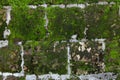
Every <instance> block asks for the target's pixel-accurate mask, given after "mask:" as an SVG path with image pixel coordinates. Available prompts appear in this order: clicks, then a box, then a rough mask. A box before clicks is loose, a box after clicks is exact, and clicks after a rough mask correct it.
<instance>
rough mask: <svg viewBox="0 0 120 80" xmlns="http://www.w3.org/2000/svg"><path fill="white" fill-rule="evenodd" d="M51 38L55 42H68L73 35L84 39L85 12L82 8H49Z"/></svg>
mask: <svg viewBox="0 0 120 80" xmlns="http://www.w3.org/2000/svg"><path fill="white" fill-rule="evenodd" d="M47 11H48V19H49V25H48V30H49V32H50V37H52V38H53V39H55V40H68V39H70V38H71V36H72V35H73V34H78V38H79V39H81V38H83V37H84V33H83V32H84V29H85V20H84V16H83V15H84V11H83V10H82V9H80V8H65V9H61V8H57V7H56V8H48V9H47Z"/></svg>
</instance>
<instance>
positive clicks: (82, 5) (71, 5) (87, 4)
mask: <svg viewBox="0 0 120 80" xmlns="http://www.w3.org/2000/svg"><path fill="white" fill-rule="evenodd" d="M91 4H98V5H109V4H110V5H112V4H116V3H115V2H110V3H109V2H106V1H100V2H98V3H91ZM91 4H89V3H85V4H77V3H76V4H66V5H65V4H58V5H57V4H56V5H49V6H48V4H41V5H38V6H37V5H28V6H29V7H30V8H33V9H36V8H37V7H39V6H42V7H45V8H46V7H60V8H72V7H78V8H85V6H89V5H91ZM3 7H4V8H8V7H11V6H3Z"/></svg>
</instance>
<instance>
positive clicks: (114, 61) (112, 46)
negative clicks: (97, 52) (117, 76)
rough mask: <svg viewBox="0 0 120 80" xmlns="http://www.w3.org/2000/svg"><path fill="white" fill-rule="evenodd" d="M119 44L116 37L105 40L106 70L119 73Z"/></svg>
mask: <svg viewBox="0 0 120 80" xmlns="http://www.w3.org/2000/svg"><path fill="white" fill-rule="evenodd" d="M119 49H120V46H119V45H118V39H116V38H114V40H112V41H110V42H107V49H106V50H107V51H106V52H107V53H106V55H105V65H106V71H113V72H115V73H119V72H120V69H119V66H120V58H119V57H120V54H119V53H120V50H119Z"/></svg>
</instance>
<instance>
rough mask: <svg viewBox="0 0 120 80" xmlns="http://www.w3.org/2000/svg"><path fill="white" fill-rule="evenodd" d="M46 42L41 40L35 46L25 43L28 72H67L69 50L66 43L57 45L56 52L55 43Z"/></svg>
mask: <svg viewBox="0 0 120 80" xmlns="http://www.w3.org/2000/svg"><path fill="white" fill-rule="evenodd" d="M46 43H47V42H46ZM48 43H49V42H48ZM44 44H45V43H44V42H39V44H38V45H36V46H34V47H33V46H32V44H31V43H30V44H29V43H27V44H24V47H25V52H26V55H25V56H24V58H25V66H26V67H27V68H28V69H27V70H26V72H27V73H31V74H33V73H34V74H47V73H49V72H53V73H59V74H66V68H65V67H66V65H67V55H66V53H67V52H66V49H65V48H64V47H65V44H59V45H58V46H56V51H55V52H54V51H53V49H54V48H53V43H49V45H46V44H45V45H44ZM33 45H34V43H33ZM62 47H63V49H62ZM63 55H64V56H63Z"/></svg>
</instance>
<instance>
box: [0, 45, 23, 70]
mask: <svg viewBox="0 0 120 80" xmlns="http://www.w3.org/2000/svg"><path fill="white" fill-rule="evenodd" d="M20 64H21V60H20V49H19V46H17V45H14V44H12V45H11V44H10V45H9V46H8V47H5V48H1V49H0V71H2V72H20Z"/></svg>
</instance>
